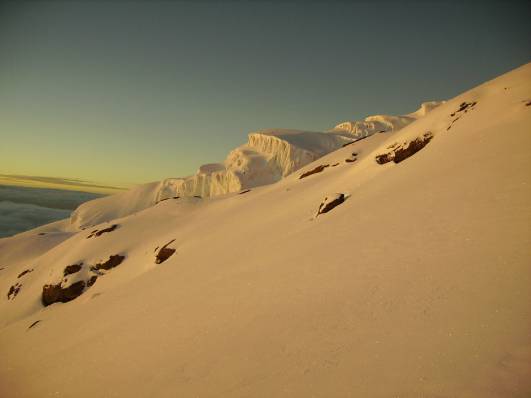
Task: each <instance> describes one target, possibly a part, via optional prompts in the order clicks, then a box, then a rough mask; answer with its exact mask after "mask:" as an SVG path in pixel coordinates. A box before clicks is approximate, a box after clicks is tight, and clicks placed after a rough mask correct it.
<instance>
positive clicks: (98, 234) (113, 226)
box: [87, 224, 118, 239]
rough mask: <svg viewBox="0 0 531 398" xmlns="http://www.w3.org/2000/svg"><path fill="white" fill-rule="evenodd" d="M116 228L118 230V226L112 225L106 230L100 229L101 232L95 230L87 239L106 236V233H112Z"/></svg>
mask: <svg viewBox="0 0 531 398" xmlns="http://www.w3.org/2000/svg"><path fill="white" fill-rule="evenodd" d="M116 228H118V224H113V225H111V226H110V227H108V228H104V229H100V230H98V229H95V230H94V231H92V232H91V233H90V234H89V236H87V239H89V238H92V237H98V236H101V235H102V234H105V233H108V232H112V231H114V230H115V229H116Z"/></svg>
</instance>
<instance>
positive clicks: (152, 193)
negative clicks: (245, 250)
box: [71, 129, 352, 228]
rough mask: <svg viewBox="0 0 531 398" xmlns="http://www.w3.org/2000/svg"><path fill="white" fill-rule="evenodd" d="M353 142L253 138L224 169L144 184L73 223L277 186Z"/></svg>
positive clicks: (100, 202) (291, 133)
mask: <svg viewBox="0 0 531 398" xmlns="http://www.w3.org/2000/svg"><path fill="white" fill-rule="evenodd" d="M351 141H352V139H351V138H348V137H345V136H344V135H342V134H338V133H322V132H309V131H301V130H288V129H268V130H262V131H256V132H252V133H250V134H249V138H248V142H247V144H245V145H241V146H239V147H237V148H236V149H234V150H232V151H231V152H230V153H229V154H228V156H227V158H226V159H225V161H224V162H223V163H210V164H206V165H203V166H201V167H199V170H198V171H197V173H196V174H194V175H192V176H190V177H185V178H168V179H165V180H163V181H159V182H153V183H149V184H143V185H139V186H137V187H135V188H133V189H131V190H129V191H127V192H123V193H119V194H116V195H112V196H108V197H105V198H101V199H97V200H93V201H90V202H86V203H84V204H82V205H81V206H79V207H78V208H77V209H76V210H75V211H74V212H73V214H72V216H71V222H72V224H73V225H74V226H75V227H77V228H79V227H85V226H89V225H96V224H99V223H102V222H105V221H110V220H112V219H115V218H119V217H124V216H127V215H129V214H133V213H136V212H138V211H141V210H143V209H146V208H148V207H151V206H153V205H155V204H157V203H158V202H160V201H161V200H165V199H168V198H172V197H176V196H200V197H202V198H206V197H212V196H218V195H223V194H226V193H230V192H238V191H240V190H242V189H247V188H253V187H256V186H260V185H266V184H271V183H273V182H276V181H279V180H280V179H281V178H283V177H285V176H287V175H289V174H291V173H292V172H294V171H296V170H298V169H300V168H301V167H303V166H305V165H307V164H308V163H311V162H313V161H314V160H316V159H318V158H320V157H321V156H323V155H325V154H327V153H329V152H332V151H334V150H336V149H338V148H340V147H341V146H342V145H344V144H345V143H348V142H351Z"/></svg>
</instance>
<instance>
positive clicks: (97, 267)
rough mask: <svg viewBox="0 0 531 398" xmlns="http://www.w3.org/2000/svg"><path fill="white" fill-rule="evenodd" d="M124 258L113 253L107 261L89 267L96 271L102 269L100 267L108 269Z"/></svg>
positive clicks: (118, 263)
mask: <svg viewBox="0 0 531 398" xmlns="http://www.w3.org/2000/svg"><path fill="white" fill-rule="evenodd" d="M124 259H125V256H121V255H119V254H114V255H111V256H110V257H109V259H108V260H107V261H104V262H102V263H98V264H96V265H93V266H92V267H90V269H91V270H92V271H97V270H102V269H104V270H110V269H111V268H114V267H117V266H118V265H120V264H121V263H122V261H124Z"/></svg>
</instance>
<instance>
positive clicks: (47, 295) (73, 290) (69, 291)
mask: <svg viewBox="0 0 531 398" xmlns="http://www.w3.org/2000/svg"><path fill="white" fill-rule="evenodd" d="M84 289H85V282H84V281H78V282H75V283H73V284H71V285H70V286H68V287H62V286H61V283H59V284H57V285H44V286H43V288H42V304H43V305H44V306H45V307H46V306H48V305H50V304H53V303H67V302H69V301H72V300H74V299H75V298H77V297H79V296H80V295H81V294H82V293H83V290H84Z"/></svg>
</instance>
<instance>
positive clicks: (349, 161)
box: [345, 158, 357, 163]
mask: <svg viewBox="0 0 531 398" xmlns="http://www.w3.org/2000/svg"><path fill="white" fill-rule="evenodd" d="M356 160H357V159H356V158H354V159H345V163H353V162H355V161H356Z"/></svg>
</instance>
